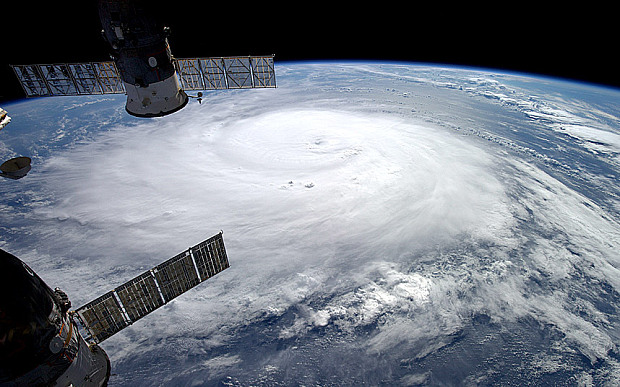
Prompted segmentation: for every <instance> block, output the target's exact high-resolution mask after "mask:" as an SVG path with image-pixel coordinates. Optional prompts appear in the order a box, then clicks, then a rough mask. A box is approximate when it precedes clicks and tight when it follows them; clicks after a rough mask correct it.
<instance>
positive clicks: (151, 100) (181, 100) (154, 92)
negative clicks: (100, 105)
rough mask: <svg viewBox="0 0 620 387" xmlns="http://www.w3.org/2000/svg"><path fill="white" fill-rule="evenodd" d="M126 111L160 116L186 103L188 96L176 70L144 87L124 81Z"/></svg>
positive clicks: (132, 113) (148, 115)
mask: <svg viewBox="0 0 620 387" xmlns="http://www.w3.org/2000/svg"><path fill="white" fill-rule="evenodd" d="M124 85H125V90H126V91H127V104H126V105H125V110H127V113H129V114H131V115H133V116H136V117H161V116H165V115H166V114H170V113H174V112H176V111H177V110H180V109H182V108H183V107H184V106H185V105H187V101H188V100H189V98H188V97H187V94H185V92H184V91H183V89H182V88H181V85H180V84H179V80H178V78H177V75H176V72H175V73H173V74H172V76H171V77H168V78H167V79H164V80H163V81H159V82H154V83H151V84H149V85H148V86H146V87H141V86H136V85H132V84H129V83H124Z"/></svg>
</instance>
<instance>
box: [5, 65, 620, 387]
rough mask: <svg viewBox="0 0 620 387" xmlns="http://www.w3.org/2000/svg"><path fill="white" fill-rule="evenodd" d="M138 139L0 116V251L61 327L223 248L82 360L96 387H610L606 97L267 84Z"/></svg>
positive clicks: (33, 107)
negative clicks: (22, 267)
mask: <svg viewBox="0 0 620 387" xmlns="http://www.w3.org/2000/svg"><path fill="white" fill-rule="evenodd" d="M275 69H276V76H277V85H278V87H277V88H276V89H253V90H234V91H233V90H230V91H212V92H205V93H204V96H203V100H202V103H201V104H199V103H197V102H196V101H192V103H190V104H189V105H188V106H187V107H185V108H184V109H182V110H181V111H179V112H176V113H174V114H171V115H169V116H166V117H162V118H157V119H138V118H135V117H131V116H129V115H127V114H126V113H125V111H124V103H125V101H124V100H125V96H120V95H103V96H83V97H53V98H39V99H34V100H23V101H15V102H12V103H5V104H4V105H3V106H2V107H3V108H4V109H5V110H7V111H8V112H9V115H10V116H11V118H12V121H11V123H10V124H9V125H7V126H6V127H5V128H4V129H3V130H2V132H0V140H1V141H2V142H0V150H1V151H2V157H3V158H4V159H9V158H11V157H16V156H29V157H31V158H32V170H31V171H30V173H29V174H28V176H26V177H25V178H23V179H21V180H17V181H8V180H6V181H2V184H0V194H1V195H2V197H3V199H4V200H3V201H2V204H1V205H2V209H3V211H2V212H0V214H1V215H0V217H1V218H0V219H1V221H0V224H1V225H2V227H1V228H0V230H1V231H0V248H2V249H4V250H7V251H9V252H10V253H12V254H15V255H16V256H18V257H20V258H21V259H22V260H24V261H25V262H27V263H28V264H29V265H30V266H31V267H32V268H33V269H34V270H35V271H36V272H37V273H38V274H39V275H40V276H41V277H42V278H43V279H44V280H45V281H46V282H47V284H48V285H50V286H51V287H55V286H58V287H60V288H61V289H63V290H64V291H66V293H67V294H68V295H69V297H70V299H71V300H72V302H73V306H74V307H79V306H81V305H83V304H85V303H86V302H88V301H90V300H91V299H93V298H95V297H97V296H99V295H101V294H103V293H105V292H107V291H108V290H111V289H113V288H114V287H115V286H118V285H119V284H121V283H123V282H125V281H126V280H128V279H130V278H132V277H133V276H135V275H137V274H140V273H141V272H143V271H144V270H145V269H148V268H150V267H152V266H154V265H156V264H158V263H159V262H161V261H164V260H166V259H168V258H170V257H172V256H173V255H175V254H176V253H178V252H180V251H183V250H185V249H187V247H188V246H191V245H193V244H196V243H198V242H200V241H201V240H203V239H205V238H207V237H209V236H211V235H213V234H215V233H217V232H219V230H220V229H221V230H223V231H224V240H225V243H226V248H227V251H228V257H229V260H230V265H231V267H230V268H229V269H227V270H226V271H224V272H222V273H220V274H218V275H217V276H215V277H214V278H211V279H209V280H208V281H206V282H205V283H203V284H201V285H199V286H198V287H197V288H195V289H193V290H191V291H189V292H187V293H186V294H184V295H182V296H180V297H179V298H177V299H176V300H174V301H172V302H171V303H170V304H168V305H166V306H164V307H162V308H160V309H159V310H157V311H156V312H154V313H153V314H151V315H149V316H147V317H145V318H144V319H142V320H140V321H138V322H137V323H135V324H134V325H132V326H131V327H129V328H127V329H125V330H123V331H122V332H120V333H118V334H117V335H115V336H114V337H112V338H110V339H108V340H106V341H105V342H104V343H103V344H102V347H103V349H104V350H105V351H106V352H107V353H108V355H109V356H110V359H111V362H112V373H113V376H112V377H111V378H110V385H111V386H116V385H131V386H136V385H144V386H146V385H186V386H200V385H206V386H211V385H213V386H217V385H230V386H237V385H238V386H245V385H269V386H273V385H322V386H323V385H362V384H367V385H390V386H392V385H405V386H412V385H498V384H500V385H526V384H527V385H583V386H598V385H609V386H611V385H614V384H615V383H617V381H618V380H620V352H619V348H618V346H619V345H620V329H619V324H620V321H619V317H618V316H619V314H618V310H619V308H620V275H619V274H620V273H619V270H620V257H619V255H618V251H620V226H619V219H620V217H619V216H618V214H619V208H620V202H619V197H620V196H619V195H620V184H619V181H620V168H619V163H620V156H619V155H620V90H616V89H611V88H604V87H597V86H595V85H588V84H584V83H577V82H571V81H567V80H556V79H551V78H548V77H538V76H531V75H527V74H518V73H512V72H510V73H504V72H498V71H494V70H490V69H473V68H459V67H455V66H450V67H439V66H433V65H426V64H405V63H399V62H396V63H395V62H387V63H377V62H368V61H345V62H340V63H336V62H328V63H325V62H322V63H314V62H304V63H293V62H283V63H278V62H276V67H275Z"/></svg>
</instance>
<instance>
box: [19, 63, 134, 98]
mask: <svg viewBox="0 0 620 387" xmlns="http://www.w3.org/2000/svg"><path fill="white" fill-rule="evenodd" d="M11 67H12V68H13V71H14V72H15V75H16V76H17V79H18V80H19V81H20V83H21V85H22V88H23V89H24V93H26V97H45V96H56V95H90V94H124V93H125V87H124V86H123V82H121V77H120V75H119V73H118V70H117V69H116V66H115V65H114V62H89V63H60V64H33V65H11Z"/></svg>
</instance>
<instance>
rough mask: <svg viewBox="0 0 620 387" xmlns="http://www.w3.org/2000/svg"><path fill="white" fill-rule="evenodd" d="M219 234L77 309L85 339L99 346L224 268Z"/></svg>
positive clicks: (224, 251) (225, 266)
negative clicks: (84, 331) (85, 335)
mask: <svg viewBox="0 0 620 387" xmlns="http://www.w3.org/2000/svg"><path fill="white" fill-rule="evenodd" d="M229 266H230V265H229V263H228V256H227V255H226V248H225V247H224V239H223V238H222V233H219V234H217V235H215V236H213V237H211V238H209V239H207V240H205V241H203V242H201V243H199V244H197V245H196V246H194V247H191V248H189V249H188V250H186V251H184V252H182V253H180V254H177V255H176V256H174V257H172V258H170V259H169V260H167V261H165V262H163V263H161V264H159V265H157V266H155V267H154V268H152V269H150V270H148V271H146V272H144V273H142V274H140V275H139V276H137V277H135V278H134V279H132V280H130V281H127V282H126V283H124V284H122V285H121V286H118V287H117V288H116V289H114V290H112V291H110V292H108V293H106V294H104V295H102V296H101V297H99V298H97V299H95V300H93V301H91V302H89V303H88V304H86V305H84V306H82V307H80V308H78V309H77V310H76V311H75V315H76V316H77V318H78V320H79V321H80V323H81V325H83V326H84V328H85V330H86V332H87V334H88V337H86V340H88V341H93V342H95V343H100V342H102V341H103V340H105V339H107V338H108V337H110V336H112V335H114V334H115V333H117V332H119V331H120V330H122V329H123V328H125V327H127V326H129V325H130V324H132V323H134V322H136V321H138V320H139V319H141V318H142V317H144V316H146V315H147V314H149V313H151V312H153V311H154V310H155V309H157V308H159V307H160V306H162V305H165V304H166V303H168V302H170V301H171V300H173V299H174V298H176V297H178V296H179V295H181V294H183V293H185V292H186V291H188V290H189V289H191V288H193V287H195V286H196V285H198V284H199V283H201V282H203V281H205V280H207V279H209V278H210V277H212V276H214V275H215V274H217V273H219V272H221V271H222V270H224V269H226V268H228V267H229Z"/></svg>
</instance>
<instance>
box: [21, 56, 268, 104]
mask: <svg viewBox="0 0 620 387" xmlns="http://www.w3.org/2000/svg"><path fill="white" fill-rule="evenodd" d="M174 63H175V66H176V70H177V75H178V77H179V81H180V83H181V87H182V88H183V89H185V90H217V89H245V88H259V87H260V88H263V87H276V76H275V71H274V67H273V55H271V56H235V57H216V58H181V59H176V60H175V61H174ZM11 67H12V68H13V71H14V72H15V75H16V76H17V79H18V80H19V81H20V83H21V85H22V88H23V89H24V93H25V94H26V97H47V96H59V95H91V94H124V93H125V87H124V86H123V82H122V81H121V77H120V74H119V72H118V69H117V68H116V66H115V65H114V62H88V63H59V64H33V65H11Z"/></svg>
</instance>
